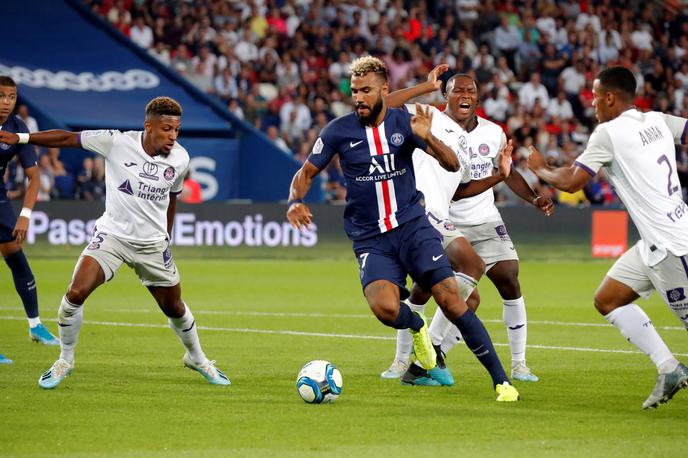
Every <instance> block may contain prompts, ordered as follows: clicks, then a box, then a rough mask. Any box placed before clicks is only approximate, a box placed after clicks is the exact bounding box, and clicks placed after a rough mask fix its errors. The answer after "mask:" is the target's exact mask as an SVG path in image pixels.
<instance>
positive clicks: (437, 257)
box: [432, 254, 444, 261]
mask: <svg viewBox="0 0 688 458" xmlns="http://www.w3.org/2000/svg"><path fill="white" fill-rule="evenodd" d="M442 256H444V255H443V254H441V255H439V256H433V257H432V260H433V261H437V260H438V259H439V258H441V257H442Z"/></svg>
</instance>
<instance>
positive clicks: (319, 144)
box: [311, 137, 325, 154]
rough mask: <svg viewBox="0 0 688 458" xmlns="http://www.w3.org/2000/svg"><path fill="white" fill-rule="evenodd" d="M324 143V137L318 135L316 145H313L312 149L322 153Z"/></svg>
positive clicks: (314, 152) (315, 152)
mask: <svg viewBox="0 0 688 458" xmlns="http://www.w3.org/2000/svg"><path fill="white" fill-rule="evenodd" d="M323 146H325V145H324V143H323V141H322V138H320V137H318V139H317V140H316V141H315V145H313V151H311V152H312V153H313V154H320V153H322V150H323Z"/></svg>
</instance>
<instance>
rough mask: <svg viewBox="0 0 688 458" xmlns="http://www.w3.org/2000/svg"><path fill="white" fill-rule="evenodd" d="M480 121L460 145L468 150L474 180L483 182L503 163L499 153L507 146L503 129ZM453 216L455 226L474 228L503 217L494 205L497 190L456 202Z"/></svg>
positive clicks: (452, 212) (488, 122)
mask: <svg viewBox="0 0 688 458" xmlns="http://www.w3.org/2000/svg"><path fill="white" fill-rule="evenodd" d="M477 118H478V125H477V126H476V127H475V129H473V130H472V131H470V132H465V131H464V132H463V133H462V134H461V136H460V137H459V144H461V145H463V147H464V148H466V149H467V150H468V153H469V157H470V179H471V180H481V179H483V178H487V177H489V176H491V175H492V174H493V173H494V169H495V168H497V165H498V163H499V160H498V157H499V151H501V149H502V148H503V147H504V145H505V144H506V135H505V134H504V131H503V130H502V128H501V127H500V126H499V125H497V124H495V123H493V122H492V121H490V120H487V119H485V118H481V117H480V116H478V117H477ZM449 216H450V218H451V220H452V221H453V222H454V223H457V224H460V225H467V226H473V225H478V224H483V223H486V222H488V221H498V220H500V219H501V218H502V217H501V215H500V214H499V211H498V210H497V207H495V204H494V191H493V190H492V189H488V190H486V191H483V192H482V193H480V194H478V195H477V196H473V197H468V198H465V199H460V200H457V201H455V202H452V204H451V206H450V207H449Z"/></svg>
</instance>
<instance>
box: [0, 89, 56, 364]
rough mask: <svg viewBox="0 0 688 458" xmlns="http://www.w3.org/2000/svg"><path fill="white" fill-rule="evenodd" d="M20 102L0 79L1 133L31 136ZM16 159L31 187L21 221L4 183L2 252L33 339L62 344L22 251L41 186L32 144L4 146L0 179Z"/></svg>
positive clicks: (0, 153) (0, 146)
mask: <svg viewBox="0 0 688 458" xmlns="http://www.w3.org/2000/svg"><path fill="white" fill-rule="evenodd" d="M16 103H17V85H16V84H15V82H14V80H12V78H10V77H8V76H0V130H2V131H5V132H13V133H17V134H20V135H27V136H28V134H29V130H28V129H27V128H26V124H24V121H22V120H21V119H19V117H18V116H15V115H14V114H13V112H14V106H15V105H16ZM15 156H16V157H18V158H19V162H20V163H21V165H22V167H23V168H24V173H25V175H26V177H27V178H28V180H29V184H28V186H27V187H26V195H25V196H24V206H23V208H22V210H21V213H20V214H19V218H17V217H16V216H15V214H14V210H13V209H12V205H11V204H10V201H9V199H8V198H7V190H6V189H5V182H4V180H0V253H1V254H2V257H3V258H4V259H5V262H6V263H7V266H8V267H9V268H10V270H11V271H12V278H13V279H14V287H15V288H16V290H17V293H18V294H19V297H20V298H21V301H22V303H23V304H24V311H25V312H26V316H27V317H28V319H29V335H30V337H31V339H33V340H34V341H36V342H41V343H43V344H46V345H58V344H59V341H58V340H57V339H56V338H55V336H53V335H52V334H51V333H50V332H49V331H48V330H47V329H46V327H45V326H43V324H42V323H41V319H40V318H39V316H38V295H37V294H36V279H35V278H34V276H33V273H32V272H31V268H30V267H29V263H28V262H27V260H26V256H25V255H24V251H23V250H22V242H23V241H24V239H25V237H26V231H27V229H28V228H29V221H30V217H31V210H32V209H33V206H34V204H35V203H36V196H37V195H38V187H39V185H40V181H39V178H38V167H37V166H36V163H37V162H36V150H35V148H34V147H33V146H31V145H25V144H21V145H19V144H18V145H10V144H8V143H0V176H4V174H5V170H6V169H7V164H8V163H9V162H10V161H11V160H12V159H13V158H14V157H15ZM0 360H2V357H0Z"/></svg>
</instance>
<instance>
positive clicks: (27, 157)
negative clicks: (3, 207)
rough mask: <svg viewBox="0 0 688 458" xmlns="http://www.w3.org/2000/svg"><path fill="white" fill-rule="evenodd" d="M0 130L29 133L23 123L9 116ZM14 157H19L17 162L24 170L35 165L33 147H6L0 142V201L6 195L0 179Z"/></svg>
mask: <svg viewBox="0 0 688 458" xmlns="http://www.w3.org/2000/svg"><path fill="white" fill-rule="evenodd" d="M0 129H2V130H4V131H6V132H14V133H25V134H28V133H29V129H27V128H26V124H24V121H22V120H21V119H19V117H17V116H14V115H10V116H9V118H7V121H5V124H2V126H1V127H0ZM14 156H19V162H20V163H21V165H22V167H24V168H25V169H27V168H29V167H33V166H34V165H36V148H34V146H33V145H8V144H7V143H2V142H0V198H2V199H4V198H5V196H6V193H7V191H6V189H5V180H3V179H2V177H4V176H5V170H6V169H7V164H9V162H10V161H11V160H12V158H13V157H14Z"/></svg>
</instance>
